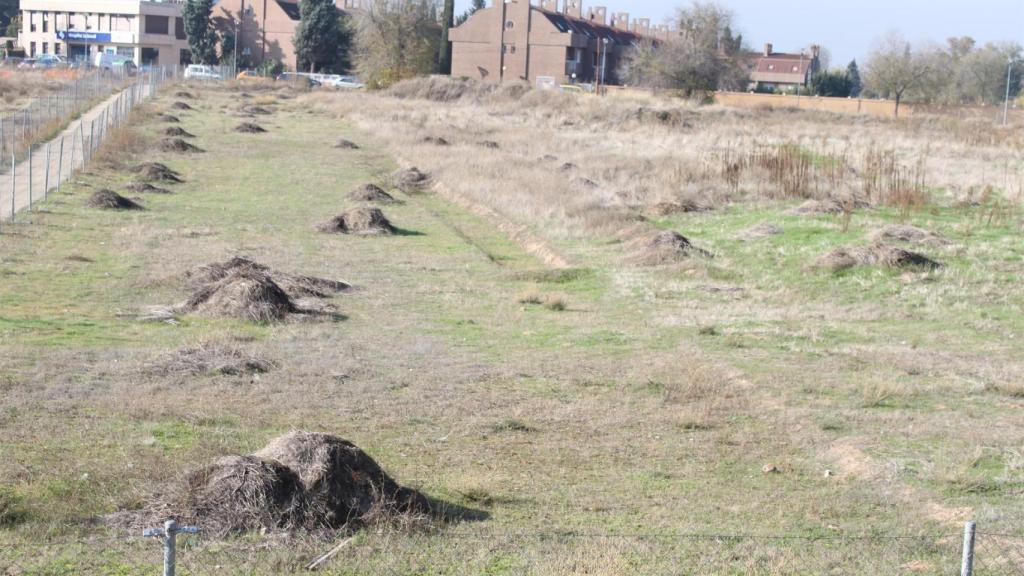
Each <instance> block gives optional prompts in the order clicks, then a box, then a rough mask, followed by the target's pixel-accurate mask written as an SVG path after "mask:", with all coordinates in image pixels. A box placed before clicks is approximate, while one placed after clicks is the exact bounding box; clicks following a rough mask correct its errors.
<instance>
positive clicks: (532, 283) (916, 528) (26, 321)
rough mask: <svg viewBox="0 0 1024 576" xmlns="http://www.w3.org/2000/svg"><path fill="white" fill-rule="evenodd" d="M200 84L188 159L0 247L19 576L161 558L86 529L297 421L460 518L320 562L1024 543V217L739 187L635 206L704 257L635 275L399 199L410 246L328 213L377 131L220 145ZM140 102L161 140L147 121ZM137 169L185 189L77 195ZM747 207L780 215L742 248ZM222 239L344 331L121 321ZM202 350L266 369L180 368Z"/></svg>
mask: <svg viewBox="0 0 1024 576" xmlns="http://www.w3.org/2000/svg"><path fill="white" fill-rule="evenodd" d="M190 90H192V91H193V92H194V93H195V94H196V95H197V96H198V97H197V98H196V99H195V100H193V101H192V105H193V106H194V107H196V108H197V109H196V110H195V111H194V112H183V113H181V114H180V115H181V118H182V124H181V126H182V127H183V128H184V129H186V130H188V131H189V132H192V133H193V134H195V135H196V136H197V137H196V138H195V140H194V143H195V144H196V145H197V146H199V147H201V148H203V149H205V150H206V152H205V153H202V154H192V155H176V154H172V153H160V152H156V151H155V149H151V150H148V151H146V152H145V153H144V154H139V155H137V156H136V157H132V158H130V159H128V160H130V161H126V162H125V165H124V166H105V167H98V166H96V165H94V166H93V167H92V168H90V170H88V171H87V172H84V173H82V174H79V175H78V177H77V178H75V181H74V182H73V183H72V184H71V185H69V186H67V187H66V189H64V190H62V193H61V195H60V196H57V197H53V198H51V199H50V200H49V201H47V202H46V203H45V204H42V205H40V207H39V210H37V211H36V212H35V213H33V214H31V216H30V218H29V217H26V218H24V219H22V220H23V221H24V220H28V219H31V221H32V223H31V224H28V223H21V224H16V225H14V226H10V227H8V226H5V227H4V229H3V230H4V231H3V234H2V235H0V279H2V283H0V358H2V359H3V360H2V362H0V391H2V398H0V462H4V463H5V464H4V465H3V466H0V566H3V567H5V568H7V567H8V566H9V567H10V568H8V571H9V573H12V574H53V575H56V574H83V573H96V574H152V573H155V572H156V571H157V570H158V569H159V560H160V551H159V544H158V543H155V542H152V541H144V540H142V539H141V538H138V537H137V536H138V534H129V533H127V532H126V531H124V530H122V529H119V528H114V527H109V526H106V525H104V523H103V522H98V521H97V519H101V518H103V517H105V516H106V515H109V514H112V513H114V512H118V511H124V510H134V509H138V508H140V507H142V506H144V505H145V503H146V502H147V501H148V499H149V498H150V497H151V496H152V495H153V494H154V493H155V492H159V491H161V490H162V489H165V488H166V487H167V486H170V485H171V484H173V483H175V482H178V481H180V479H181V477H182V476H183V475H184V474H185V473H186V472H188V471H189V470H192V469H195V468H197V467H198V466H200V465H202V464H204V463H206V462H208V461H210V460H212V459H213V458H214V457H216V456H219V455H223V454H233V453H248V452H251V451H253V450H256V449H258V448H259V447H261V446H263V445H264V444H265V443H266V442H267V441H268V440H270V439H271V438H273V437H275V436H277V435H279V434H281V433H283V432H286V431H289V430H293V429H303V430H315V431H323V432H329V433H332V434H337V435H339V436H342V437H344V438H347V439H349V440H351V441H353V442H355V443H356V444H357V445H359V446H360V447H362V448H363V449H364V450H366V451H367V452H368V453H369V454H371V455H372V456H373V457H374V458H375V459H376V460H377V461H378V462H379V463H380V464H381V466H382V467H383V468H384V469H386V470H387V471H388V472H389V473H390V474H392V475H393V476H394V477H395V478H396V479H397V480H398V481H399V482H401V483H403V484H406V485H409V486H413V487H416V488H418V489H420V490H421V491H423V492H424V493H426V494H428V495H429V496H431V497H434V498H438V499H441V500H443V501H446V502H449V503H451V504H454V505H458V506H462V507H466V508H468V509H471V510H474V511H476V513H477V514H476V516H478V518H476V519H466V520H464V521H461V522H453V523H449V524H441V525H438V526H435V527H434V528H433V529H430V530H410V531H406V530H401V529H397V528H393V527H392V528H384V529H380V530H375V529H367V530H364V531H362V532H359V533H358V534H357V535H356V538H355V540H354V541H353V543H352V545H350V546H349V547H348V548H347V549H345V550H344V551H343V552H341V553H340V554H339V556H338V557H337V558H336V559H335V560H333V561H331V563H329V564H328V565H327V567H326V568H325V569H324V570H323V571H324V572H326V573H331V574H373V573H380V574H392V573H397V574H492V575H498V574H523V573H530V574H575V573H589V574H623V573H636V574H655V573H661V574H670V573H715V574H776V573H785V574H806V573H837V574H838V573H843V574H853V573H857V574H876V573H915V574H916V573H923V574H945V573H953V572H955V566H956V565H957V563H958V556H957V555H958V548H957V538H958V534H959V530H960V526H961V524H960V523H961V522H962V521H964V520H967V519H970V518H974V519H977V520H979V522H980V523H981V525H982V526H983V527H984V528H985V529H987V530H989V531H991V532H1013V533H1017V532H1016V531H1017V520H1019V518H1020V517H1021V512H1022V509H1021V501H1020V498H1019V494H1020V490H1021V488H1022V486H1024V476H1022V472H1024V470H1022V469H1024V459H1022V457H1021V450H1022V446H1021V436H1020V432H1019V431H1020V430H1021V425H1022V424H1024V422H1022V417H1021V403H1022V401H1024V379H1022V378H1024V363H1022V361H1021V358H1024V349H1022V348H1024V347H1022V345H1021V342H1020V341H1021V339H1022V338H1024V314H1022V313H1021V312H1022V305H1024V291H1022V289H1021V287H1020V283H1019V278H1020V275H1021V272H1022V269H1024V265H1022V257H1024V244H1021V242H1020V214H1019V213H1014V214H1013V216H1012V217H1011V218H999V219H992V218H991V217H990V216H991V215H990V214H988V213H987V212H986V207H985V206H980V207H976V208H952V207H944V206H935V207H927V208H922V209H920V210H915V211H912V212H911V213H910V214H909V216H906V215H901V214H900V213H898V212H897V211H895V210H891V209H884V208H879V209H872V210H866V211H858V212H856V213H855V214H854V215H853V216H852V218H851V221H850V222H849V226H848V229H846V230H844V227H843V224H842V221H841V216H795V215H789V214H787V210H788V209H790V208H791V207H792V206H793V205H794V203H793V202H761V203H737V204H733V205H730V206H728V207H725V208H723V209H719V210H714V211H711V212H700V213H685V214H677V215H674V216H668V217H658V218H656V219H653V220H652V224H653V225H654V226H656V227H658V228H664V229H673V230H678V231H682V232H684V233H685V234H686V236H687V237H688V238H690V239H691V240H692V241H693V242H694V244H695V245H697V246H699V247H701V248H704V249H707V250H709V251H710V252H712V253H713V254H714V258H699V257H694V258H693V259H691V261H688V262H686V263H683V264H680V265H675V266H662V267H639V266H634V265H631V264H629V263H627V262H625V261H624V258H623V255H624V249H625V247H624V246H623V244H622V243H621V242H620V241H618V240H616V239H615V238H614V237H611V236H603V237H598V238H596V239H595V238H587V237H583V236H564V235H561V236H558V237H555V238H553V239H552V243H553V244H554V245H555V246H556V247H557V248H558V249H559V250H561V251H562V252H564V253H566V254H568V255H570V257H571V259H572V262H573V267H572V268H571V269H568V270H555V269H551V268H549V267H547V266H545V264H544V263H543V262H541V261H540V260H538V259H537V258H535V257H534V256H532V255H531V254H530V253H529V252H527V251H525V250H524V249H523V248H522V247H521V246H519V245H517V243H515V242H513V241H512V240H510V239H509V238H508V237H506V236H505V235H504V234H502V233H501V231H500V230H498V229H497V228H496V227H495V226H494V223H493V222H489V221H487V220H485V219H483V218H481V217H478V216H475V215H473V214H472V213H471V212H470V211H468V210H465V209H463V208H460V207H457V206H455V205H454V204H451V203H449V202H446V201H445V200H444V199H442V198H441V197H439V196H437V195H435V194H433V193H431V192H429V191H428V192H424V193H419V194H411V195H410V194H403V193H401V192H398V191H394V190H392V189H391V188H389V189H388V190H389V192H392V193H393V194H394V195H395V196H396V197H398V198H399V199H400V200H402V203H401V204H397V205H393V206H386V207H385V208H384V211H385V213H386V215H387V216H388V218H389V219H390V220H391V221H392V223H393V224H394V225H396V226H397V227H398V228H399V229H401V230H402V231H403V233H401V234H397V235H393V236H387V237H354V236H345V235H328V234H323V233H320V232H318V231H316V229H315V226H316V225H317V224H319V223H321V222H324V221H326V220H328V219H330V218H331V217H333V216H334V215H336V214H338V213H340V212H341V211H342V210H343V209H345V208H346V207H348V206H350V205H352V203H351V202H350V201H348V200H346V198H345V195H346V193H347V192H348V191H349V190H350V189H351V188H353V187H354V186H356V185H359V184H363V183H368V182H372V183H378V184H381V185H386V183H387V181H388V175H389V174H390V173H391V172H392V171H394V170H395V169H396V168H398V167H399V165H398V163H397V161H396V159H395V156H394V155H393V153H392V152H393V150H394V148H393V146H392V143H389V142H388V141H387V138H386V136H382V135H380V134H370V133H369V132H367V131H364V130H362V129H360V128H359V126H357V125H356V124H355V123H353V122H350V121H347V120H345V119H344V118H338V116H337V115H335V114H330V113H328V112H326V111H324V110H323V109H322V108H321V107H318V106H312V105H307V104H305V103H304V101H303V100H302V99H301V98H299V99H294V98H288V99H285V98H275V97H272V96H269V95H266V94H260V95H258V96H257V97H256V99H258V100H259V101H260V102H261V103H262V104H261V105H263V106H265V107H269V108H271V109H273V114H271V115H269V116H258V117H256V118H255V119H252V120H251V121H255V122H258V123H260V124H261V125H262V126H264V127H265V128H266V129H267V130H268V132H267V133H266V134H239V133H236V132H234V131H233V130H232V128H234V126H235V125H236V124H238V123H239V122H241V121H242V119H240V118H238V117H236V115H235V113H236V112H237V111H238V109H239V107H240V104H242V103H243V102H244V98H243V97H242V96H240V95H239V93H238V92H232V91H230V90H215V89H209V88H205V87H192V88H190ZM172 92H173V90H172ZM369 97H370V96H367V98H369ZM345 98H353V97H352V96H346V97H345ZM373 98H383V97H378V96H373ZM172 101H174V98H173V97H171V96H170V95H169V94H167V95H164V96H162V97H160V98H159V99H157V100H156V101H155V102H154V103H152V104H150V105H147V108H148V111H149V112H150V113H151V112H153V111H162V110H164V109H165V108H167V107H168V105H169V104H170V103H171V102H172ZM424 105H426V104H424ZM136 120H137V123H138V127H139V128H138V129H139V131H140V132H141V133H142V134H143V135H144V136H145V137H146V138H147V139H149V140H150V141H153V142H155V141H156V140H157V139H158V138H159V136H158V134H157V133H158V131H159V130H162V129H163V128H164V127H165V125H162V124H159V123H157V122H153V121H149V120H147V119H146V115H145V114H138V115H137V118H136ZM382 121H383V122H389V120H382ZM339 138H347V139H350V140H352V141H355V142H357V143H359V144H360V146H361V149H359V150H340V149H336V148H334V147H333V144H334V142H335V141H336V140H337V139H339ZM461 152H464V150H462V151H460V150H455V151H453V154H459V153H461ZM142 160H151V161H160V162H165V163H167V164H168V165H169V166H171V167H172V168H174V169H176V170H178V171H180V172H181V173H182V175H183V177H184V180H185V183H184V184H179V185H173V186H171V188H172V190H173V192H174V193H173V194H168V195H159V194H147V195H140V196H141V198H140V199H139V201H140V203H141V204H143V206H144V207H145V210H144V211H138V212H114V211H101V210H96V209H91V208H87V207H86V206H85V199H86V198H87V197H88V195H89V194H90V193H91V192H93V191H95V190H97V189H100V188H112V189H120V188H121V187H122V186H123V185H124V183H126V182H127V181H129V180H130V178H131V176H130V174H129V173H128V172H127V167H128V166H129V165H130V164H132V163H134V162H136V161H142ZM902 220H907V221H908V222H909V223H912V224H914V225H916V226H920V227H922V228H926V229H928V230H931V231H934V232H936V233H939V234H941V235H942V236H944V237H945V238H946V239H948V240H949V242H948V243H947V244H941V245H934V246H928V247H925V248H922V250H925V251H927V252H928V253H929V255H931V256H932V257H934V258H936V259H937V260H939V261H940V262H942V263H943V264H944V266H943V268H941V269H939V270H937V271H933V272H924V271H911V272H904V271H894V270H889V269H882V268H873V267H864V268H856V269H853V270H850V271H846V272H841V273H837V274H833V273H830V272H827V271H824V270H820V269H816V268H814V267H812V264H813V263H814V261H815V259H817V258H818V257H819V256H820V255H822V254H823V253H825V252H827V251H828V250H830V249H831V248H834V247H836V246H838V245H860V244H866V243H867V242H868V241H867V235H868V234H869V233H870V232H871V231H873V230H875V229H876V228H878V227H879V226H881V225H883V224H886V223H892V222H898V221H902ZM766 221H767V222H772V223H774V224H776V225H777V226H779V228H780V229H781V233H780V234H777V235H774V236H770V237H768V238H764V239H761V240H756V241H743V240H741V239H740V236H741V232H742V231H744V230H746V229H748V228H750V227H751V226H754V225H756V224H758V223H760V222H766ZM535 231H536V232H537V233H538V234H541V235H543V234H544V230H543V229H538V230H535ZM234 255H245V256H247V257H250V258H252V259H254V260H257V261H259V262H261V263H263V264H266V265H268V266H270V267H272V268H275V269H278V270H282V271H286V272H289V273H296V274H308V275H315V276H321V277H326V278H333V279H339V280H345V281H348V282H351V283H352V284H354V285H355V286H356V287H357V290H355V291H353V292H350V293H343V294H339V295H336V296H333V297H332V298H330V299H329V303H330V304H331V305H333V306H335V307H336V308H337V309H338V311H339V312H340V313H341V314H342V315H343V316H344V318H343V319H338V320H316V321H303V322H285V323H280V324H266V325H261V324H252V323H247V322H244V321H240V320H223V319H210V318H201V317H195V316H191V315H183V316H180V317H178V322H176V323H173V324H169V323H163V322H145V321H141V320H140V319H139V318H140V316H143V315H145V313H146V311H147V310H148V309H149V308H150V307H152V306H161V305H171V304H175V303H178V302H182V301H184V300H185V299H186V298H187V297H188V293H187V291H186V290H185V288H184V282H183V275H184V273H185V272H186V271H187V270H189V269H191V268H194V267H196V266H199V265H202V264H206V263H209V262H214V261H220V260H225V259H227V258H228V257H231V256H234ZM524 295H533V296H536V297H537V298H539V299H540V300H543V299H544V298H547V297H552V298H556V299H557V300H559V301H560V302H564V303H565V309H564V310H557V309H552V308H556V307H555V306H548V307H546V306H544V305H543V304H538V303H530V302H528V300H532V299H531V298H526V297H524ZM524 301H526V302H524ZM207 343H227V344H229V345H231V346H234V347H238V348H239V349H242V350H244V351H246V352H247V353H251V354H254V355H259V356H260V357H263V358H266V359H267V360H269V361H270V362H272V363H273V365H274V368H273V369H271V370H270V371H268V372H266V373H264V374H258V375H209V374H201V375H195V374H191V373H187V372H182V371H180V370H175V369H174V368H173V366H174V364H173V363H172V362H169V360H170V359H173V358H174V356H175V354H176V353H177V351H180V350H182V349H184V348H187V347H190V346H195V345H200V344H207ZM765 470H768V471H767V472H766V471H765ZM695 535H701V536H703V535H748V536H749V537H745V538H736V539H732V540H729V539H721V538H719V539H714V538H710V539H701V538H695V537H694V536H695ZM863 535H873V536H876V537H877V538H876V539H873V540H872V539H868V540H864V539H860V538H859V537H860V536H863ZM894 535H902V536H914V537H915V538H914V539H910V540H891V539H887V538H886V537H888V536H894ZM754 536H759V537H754ZM776 536H790V537H793V538H791V539H777V538H775V537H776ZM847 538H849V540H846V539H847ZM183 541H184V539H183ZM332 545H333V544H332V542H331V541H330V540H324V539H322V538H316V537H312V536H305V535H298V534H293V535H274V534H271V535H259V534H249V535H244V536H238V537H233V538H229V539H227V540H215V539H212V538H203V537H201V536H200V537H196V538H189V539H188V540H187V542H185V544H184V547H183V549H182V550H181V551H180V552H179V558H180V560H181V563H182V565H181V568H180V570H181V571H180V572H179V573H183V574H207V573H217V574H252V573H261V574H270V573H281V572H292V571H295V572H299V571H301V567H302V566H303V565H304V564H305V563H307V562H309V561H310V560H311V559H312V558H314V557H316V556H317V555H319V553H321V552H323V551H325V550H326V549H328V548H330V547H331V546H332ZM990 561H992V562H996V560H995V559H993V558H990ZM993 573H1002V572H993ZM1007 573H1012V572H1007Z"/></svg>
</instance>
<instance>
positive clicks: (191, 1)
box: [183, 0, 217, 64]
mask: <svg viewBox="0 0 1024 576" xmlns="http://www.w3.org/2000/svg"><path fill="white" fill-rule="evenodd" d="M212 14H213V0H188V1H187V2H186V3H185V13H184V14H183V16H184V20H185V36H186V37H187V38H188V47H189V49H191V51H192V63H193V64H216V63H217V33H216V32H214V30H213V26H212V24H211V22H210V17H211V15H212Z"/></svg>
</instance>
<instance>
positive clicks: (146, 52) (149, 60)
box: [142, 47, 160, 66]
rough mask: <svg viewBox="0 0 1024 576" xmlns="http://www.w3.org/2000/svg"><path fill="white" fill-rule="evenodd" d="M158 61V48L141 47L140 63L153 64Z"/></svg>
mask: <svg viewBox="0 0 1024 576" xmlns="http://www.w3.org/2000/svg"><path fill="white" fill-rule="evenodd" d="M159 62H160V50H158V49H156V48H145V47H143V48H142V65H143V66H147V65H148V66H155V65H157V64H158V63H159Z"/></svg>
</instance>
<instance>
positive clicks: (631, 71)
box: [619, 1, 747, 97]
mask: <svg viewBox="0 0 1024 576" xmlns="http://www.w3.org/2000/svg"><path fill="white" fill-rule="evenodd" d="M732 19H733V17H732V13H731V12H729V11H728V10H726V9H725V8H722V7H721V6H719V5H718V4H716V3H714V2H699V1H694V2H693V3H691V4H690V5H688V6H685V7H682V8H679V9H678V11H677V12H676V29H677V31H676V32H675V33H674V34H673V35H672V36H671V37H670V38H669V39H668V40H667V41H664V42H657V43H656V42H644V43H642V44H640V45H638V46H636V47H634V48H633V49H632V50H631V51H630V52H629V53H628V54H627V55H626V57H625V58H624V59H623V60H622V63H621V64H620V69H619V76H620V77H621V78H624V79H625V80H626V81H627V82H629V83H631V84H635V85H640V86H650V87H654V88H669V89H674V90H679V91H680V92H682V93H683V94H684V95H686V96H688V97H692V96H703V95H706V94H708V93H710V92H712V91H714V90H715V89H718V88H736V87H739V88H742V87H744V86H745V84H746V83H747V71H746V69H745V67H744V66H743V65H742V58H743V51H744V50H743V38H742V36H738V35H737V36H734V35H733V33H732Z"/></svg>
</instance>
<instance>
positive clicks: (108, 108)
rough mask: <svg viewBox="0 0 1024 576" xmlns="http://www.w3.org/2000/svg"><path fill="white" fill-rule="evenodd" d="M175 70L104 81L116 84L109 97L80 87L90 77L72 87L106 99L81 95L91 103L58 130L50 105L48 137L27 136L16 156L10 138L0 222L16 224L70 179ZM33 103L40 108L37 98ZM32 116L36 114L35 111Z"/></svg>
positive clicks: (1, 179)
mask: <svg viewBox="0 0 1024 576" xmlns="http://www.w3.org/2000/svg"><path fill="white" fill-rule="evenodd" d="M177 72H178V70H177V68H155V69H152V70H148V71H145V72H139V73H138V74H137V75H135V76H132V77H130V78H121V79H120V80H118V82H119V83H118V84H116V85H114V84H111V85H108V87H110V86H116V89H117V91H116V92H114V93H113V95H110V94H109V93H106V94H104V93H103V92H102V90H101V89H100V88H97V87H96V86H99V84H96V85H94V86H93V85H91V86H93V87H91V88H88V89H87V88H85V87H84V86H85V85H86V84H88V83H89V82H95V80H86V81H85V83H84V84H82V85H79V86H78V87H77V88H74V90H80V91H81V93H82V94H86V93H88V94H92V95H94V96H95V95H98V94H102V95H105V96H107V98H106V100H105V101H102V102H100V103H99V104H98V105H97V104H96V102H95V98H93V99H92V100H85V97H84V96H83V97H82V98H78V99H77V100H75V101H77V102H79V103H81V102H92V103H93V106H92V107H91V108H88V109H86V110H84V111H83V110H81V109H79V110H78V111H76V112H75V115H76V116H77V121H76V120H74V119H72V120H71V122H70V124H68V125H67V126H66V127H64V128H63V130H61V126H63V125H64V124H66V123H67V122H66V121H64V120H61V118H62V117H60V116H56V114H58V113H57V112H56V110H57V109H58V108H54V110H55V112H53V114H55V116H52V117H50V118H51V122H52V123H53V124H54V127H53V128H52V130H51V132H49V133H46V135H48V136H50V138H49V139H46V141H37V140H33V139H32V138H30V137H28V136H26V140H24V142H25V149H24V153H23V155H21V156H19V150H20V148H19V146H20V144H19V143H18V142H21V140H18V141H12V142H11V143H10V146H9V147H7V148H4V150H6V151H7V152H6V153H7V154H8V157H7V166H8V170H7V172H6V173H5V174H0V221H6V222H7V223H12V222H16V221H17V219H18V218H19V216H18V213H19V212H20V211H22V210H27V211H31V210H32V208H33V205H34V204H35V203H37V202H38V201H40V200H44V199H45V198H46V196H47V195H48V194H50V193H51V192H52V191H59V190H60V185H61V183H62V182H64V181H66V180H67V179H68V178H70V177H71V175H72V174H73V173H74V172H75V171H76V170H80V169H82V168H84V167H85V166H87V165H88V164H89V162H90V161H91V160H92V157H93V154H94V153H95V151H96V149H97V148H98V147H99V146H100V145H101V144H102V143H103V140H104V138H106V137H107V136H108V135H109V134H110V133H111V131H113V130H115V129H117V128H118V127H120V126H122V125H123V124H124V123H125V122H126V121H127V120H128V118H129V116H130V115H131V112H132V110H134V108H135V106H137V105H138V104H139V103H140V102H142V101H143V100H145V99H146V98H148V97H150V96H152V95H154V94H155V93H156V91H157V90H158V89H159V88H160V87H161V86H163V85H164V84H165V83H166V82H168V81H169V80H173V79H175V78H176V77H177ZM103 76H104V75H103V74H102V73H96V75H93V76H90V77H89V78H100V77H103ZM69 93H71V92H69ZM33 105H34V106H36V105H39V106H42V105H40V104H38V102H37V103H35V104H33ZM68 106H70V104H68ZM30 108H31V107H30ZM40 109H42V108H40ZM68 109H70V108H68ZM36 116H37V117H38V113H37V115H36ZM25 118H32V116H31V115H29V116H25ZM43 125H44V124H40V123H36V125H35V126H36V130H40V129H41V128H39V126H43ZM11 126H12V124H8V128H9V129H10V127H11ZM19 126H21V127H22V129H23V130H25V131H26V132H23V134H26V135H30V134H31V132H30V130H31V129H32V126H33V124H32V121H31V120H25V121H24V123H23V124H20V125H19Z"/></svg>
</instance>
